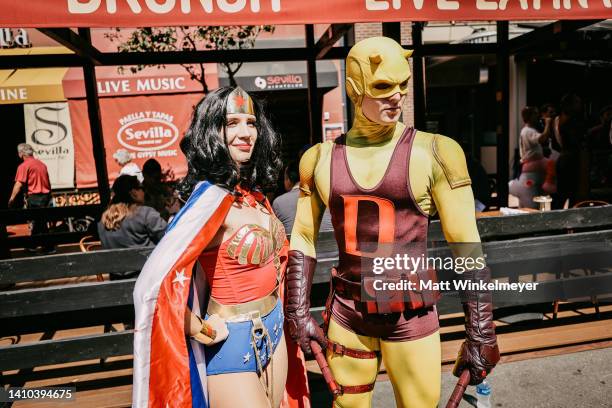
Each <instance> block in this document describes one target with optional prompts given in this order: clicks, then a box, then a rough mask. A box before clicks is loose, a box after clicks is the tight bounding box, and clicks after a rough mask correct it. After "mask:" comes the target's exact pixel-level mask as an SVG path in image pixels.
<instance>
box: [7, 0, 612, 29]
mask: <svg viewBox="0 0 612 408" xmlns="http://www.w3.org/2000/svg"><path fill="white" fill-rule="evenodd" d="M604 18H612V0H465V1H464V0H310V1H298V0H28V1H23V0H3V5H2V13H0V26H2V27H83V26H85V27H109V26H113V27H141V26H142V27H150V26H186V25H192V26H196V25H201V24H202V22H203V21H205V22H206V24H207V25H250V24H316V23H355V22H384V21H390V22H392V21H432V20H441V21H449V20H472V21H473V20H559V19H604Z"/></svg>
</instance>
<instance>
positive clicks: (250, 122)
mask: <svg viewBox="0 0 612 408" xmlns="http://www.w3.org/2000/svg"><path fill="white" fill-rule="evenodd" d="M247 125H248V126H249V127H255V125H256V123H255V121H248V122H247Z"/></svg>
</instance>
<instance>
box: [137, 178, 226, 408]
mask: <svg viewBox="0 0 612 408" xmlns="http://www.w3.org/2000/svg"><path fill="white" fill-rule="evenodd" d="M232 201H233V197H232V196H231V195H230V194H229V193H228V191H227V190H224V189H222V188H220V187H218V186H215V185H211V184H210V183H207V182H202V183H200V184H198V186H196V188H195V189H194V192H193V193H192V195H191V197H190V198H189V200H188V201H187V203H186V205H185V207H184V208H183V209H182V210H181V211H180V212H179V214H178V215H177V216H176V217H175V219H174V220H173V222H172V223H171V224H170V225H169V227H168V230H167V232H166V235H165V236H164V237H163V239H162V240H161V241H160V242H159V244H158V245H157V247H156V248H155V250H154V251H153V253H152V254H151V256H150V257H149V259H148V260H147V262H146V264H145V265H144V267H143V269H142V272H141V273H140V276H139V277H138V280H137V281H136V286H135V288H134V308H135V312H136V323H135V330H134V377H133V391H132V406H133V407H137V408H143V407H150V406H155V407H157V406H163V407H165V406H170V407H176V406H180V407H183V406H185V407H191V406H193V407H198V408H200V407H204V408H207V406H208V404H207V399H208V397H207V391H206V365H205V360H204V347H203V346H202V345H201V344H199V343H198V342H196V341H194V340H191V341H190V342H189V343H190V344H187V345H186V346H185V345H184V343H186V342H185V341H184V339H185V337H184V332H183V330H181V329H182V328H183V325H184V323H183V314H182V312H181V311H183V312H184V308H185V305H186V304H187V298H188V297H189V286H190V281H191V279H190V278H191V273H192V269H193V265H194V262H195V261H196V259H197V257H198V256H199V254H200V253H201V252H202V250H203V249H204V248H205V247H206V246H207V244H208V242H210V239H212V237H214V235H215V233H216V232H217V230H218V228H219V222H221V223H222V222H223V220H224V219H225V216H226V215H227V212H228V210H229V207H230V206H231V202H232ZM193 282H194V286H195V288H193V289H192V293H191V295H192V296H191V298H192V299H191V301H192V302H193V303H192V308H193V311H194V313H196V314H200V312H201V311H200V307H201V305H202V304H205V302H204V299H200V298H199V296H202V293H205V285H206V282H205V275H204V274H203V273H201V272H200V273H198V272H197V271H196V272H195V278H194V279H193ZM169 328H171V330H170V329H169ZM179 330H180V332H179V333H175V332H177V331H179ZM181 339H182V343H183V344H181ZM171 343H172V344H171ZM152 356H153V357H152ZM186 366H187V371H189V372H188V373H187V374H186V373H184V372H183V371H185V367H186ZM177 367H178V369H177ZM162 370H163V371H165V372H166V374H165V376H166V377H164V376H161V375H160V374H159V373H160V372H161V371H162ZM194 374H196V375H195V376H194ZM186 376H187V377H189V379H190V381H186V378H187V377H186ZM167 377H168V378H167ZM184 382H188V384H183V383H184ZM189 382H191V384H189ZM194 384H198V385H199V386H198V387H197V388H200V389H199V390H198V389H193V390H192V389H191V387H194ZM162 388H166V389H162ZM185 394H188V395H185Z"/></svg>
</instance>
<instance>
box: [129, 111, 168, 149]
mask: <svg viewBox="0 0 612 408" xmlns="http://www.w3.org/2000/svg"><path fill="white" fill-rule="evenodd" d="M119 123H121V124H122V126H121V127H120V128H119V131H118V132H117V140H118V141H119V143H120V144H121V145H122V146H123V147H126V148H128V149H131V150H136V151H150V150H160V149H164V148H166V147H168V146H170V145H172V144H173V143H174V142H176V139H178V137H179V130H178V128H177V127H176V125H175V124H174V123H173V117H172V115H169V114H167V113H164V112H155V111H144V112H143V111H140V112H134V113H130V114H129V115H127V116H125V117H123V118H121V119H119Z"/></svg>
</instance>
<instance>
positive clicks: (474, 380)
mask: <svg viewBox="0 0 612 408" xmlns="http://www.w3.org/2000/svg"><path fill="white" fill-rule="evenodd" d="M498 361H499V347H497V341H495V343H493V344H484V343H477V342H473V341H470V340H466V341H464V342H463V344H462V345H461V348H460V349H459V355H458V356H457V361H456V362H455V368H454V369H453V374H455V376H457V377H459V376H461V373H462V372H463V370H470V385H477V384H480V383H481V382H482V381H483V380H484V379H485V377H486V376H487V375H488V374H489V373H490V372H491V370H493V367H495V365H496V364H497V362H498Z"/></svg>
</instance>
